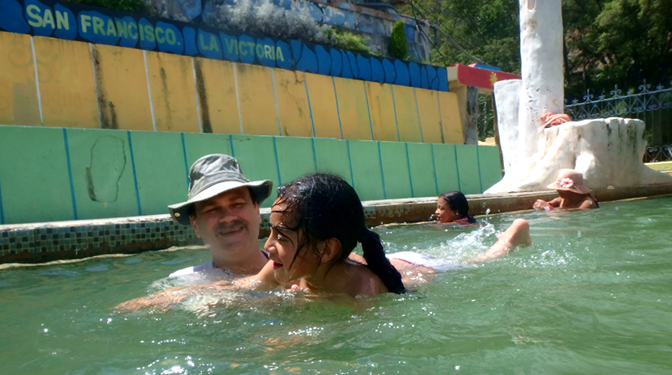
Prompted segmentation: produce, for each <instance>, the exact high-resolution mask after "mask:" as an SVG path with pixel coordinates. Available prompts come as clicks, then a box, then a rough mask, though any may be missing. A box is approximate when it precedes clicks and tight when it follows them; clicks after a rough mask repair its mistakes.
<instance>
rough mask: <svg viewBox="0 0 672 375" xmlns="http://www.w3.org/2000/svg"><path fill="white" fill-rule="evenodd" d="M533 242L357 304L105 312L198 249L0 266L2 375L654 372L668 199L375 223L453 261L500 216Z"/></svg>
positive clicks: (665, 326)
mask: <svg viewBox="0 0 672 375" xmlns="http://www.w3.org/2000/svg"><path fill="white" fill-rule="evenodd" d="M520 216H522V217H524V218H526V219H527V220H528V221H529V222H530V225H531V228H532V230H531V232H532V237H533V240H534V242H535V246H534V247H531V248H525V249H520V250H518V251H516V252H515V253H513V254H511V255H510V256H508V257H506V258H504V259H501V260H496V261H492V262H489V263H486V264H483V265H478V266H462V267H458V268H457V269H454V270H451V271H446V272H442V273H441V274H440V275H439V276H438V277H437V278H436V279H435V280H434V281H432V282H431V283H429V284H426V285H425V286H423V287H420V288H419V289H418V290H417V291H416V292H415V293H413V294H410V295H404V296H396V295H384V296H381V297H380V298H378V299H377V301H376V303H375V304H374V305H373V306H372V307H370V308H368V309H364V310H361V311H359V310H353V309H352V308H350V307H347V306H340V305H334V304H330V303H324V302H312V303H306V302H301V301H296V300H295V299H294V298H292V296H291V295H284V296H283V295H281V296H279V297H277V296H270V297H268V298H263V299H261V300H257V299H255V298H246V300H245V302H244V303H240V304H237V305H236V304H234V305H230V306H228V307H227V308H217V309H214V310H211V311H210V314H209V315H203V314H197V313H195V312H193V311H187V310H183V309H175V310H171V311H169V312H167V313H163V314H149V313H144V312H143V313H133V314H119V313H114V312H112V307H113V306H115V305H116V304H118V303H120V302H123V301H125V300H127V299H131V298H135V297H139V296H143V295H145V294H146V293H147V292H148V291H149V290H153V288H156V281H157V280H159V279H161V278H163V277H165V276H167V275H168V274H169V273H170V272H172V271H174V270H176V269H178V268H181V267H185V266H187V265H193V264H197V263H200V262H203V261H205V260H207V259H208V252H207V251H206V250H186V249H182V250H177V251H165V252H150V253H143V254H139V255H135V256H131V257H114V258H98V259H90V260H86V261H83V262H78V263H74V264H65V265H48V266H40V267H27V268H18V269H7V270H3V271H0V334H1V338H0V373H2V374H145V373H147V374H210V373H212V374H439V373H450V372H455V373H467V374H491V373H497V374H631V373H637V374H669V373H670V372H672V198H659V199H649V200H639V201H629V202H614V203H605V204H603V205H602V208H600V209H599V210H593V211H586V212H572V213H561V212H558V211H552V212H550V213H549V214H546V213H533V212H531V213H525V214H522V215H521V214H517V215H500V216H492V217H489V218H486V219H485V221H486V222H487V223H488V224H487V225H485V226H484V227H481V228H462V229H456V228H445V227H439V226H435V225H408V226H393V227H384V228H377V229H376V230H377V231H378V232H379V233H380V234H381V236H382V238H383V240H384V241H385V243H386V245H387V247H388V249H389V250H390V252H397V251H404V250H413V249H414V248H415V250H416V251H419V252H421V253H425V254H428V255H431V256H435V257H443V258H447V259H452V260H455V261H458V262H459V260H460V259H464V258H465V257H468V256H471V255H474V254H475V253H477V252H482V251H484V250H485V249H486V248H487V246H488V245H490V244H492V243H493V242H494V241H495V239H496V237H495V232H496V231H500V230H503V229H505V228H506V227H507V226H508V225H509V224H510V223H511V222H512V221H513V219H515V218H516V217H520Z"/></svg>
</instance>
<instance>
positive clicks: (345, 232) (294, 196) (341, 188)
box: [271, 173, 405, 293]
mask: <svg viewBox="0 0 672 375" xmlns="http://www.w3.org/2000/svg"><path fill="white" fill-rule="evenodd" d="M271 212H272V214H273V213H276V214H278V213H281V214H282V215H283V218H282V220H283V225H285V226H284V228H283V229H284V230H286V231H291V232H295V233H296V234H297V236H296V240H297V243H296V249H297V251H296V253H295V254H294V256H293V259H292V260H291V261H290V262H291V263H294V262H295V261H296V260H297V257H299V256H301V257H304V258H306V257H305V256H304V255H307V254H309V253H308V252H312V253H313V254H314V255H315V256H312V257H310V258H312V259H316V261H315V265H314V267H315V268H317V267H318V266H319V265H320V263H319V259H323V254H324V251H325V250H324V249H325V246H324V245H320V244H324V243H325V241H327V240H330V239H335V240H338V243H340V246H339V247H340V248H339V251H338V252H337V254H335V255H334V256H333V258H331V259H330V260H329V265H330V266H333V265H334V264H335V263H337V262H340V261H345V260H346V259H347V258H348V255H350V253H351V252H352V250H353V249H354V248H355V246H356V245H357V242H360V243H362V250H363V255H364V258H365V259H366V262H367V267H368V268H369V269H370V270H371V271H372V272H374V273H375V274H376V275H377V276H378V277H379V278H380V279H381V281H382V282H383V283H384V284H385V286H386V287H387V289H388V290H389V291H390V292H393V293H401V292H403V291H404V290H405V289H404V286H403V284H402V282H401V275H400V274H399V272H397V270H396V269H395V268H394V267H392V265H391V264H390V262H389V261H388V260H387V258H386V257H385V251H384V249H383V247H382V244H381V242H380V238H379V236H378V235H377V234H376V233H374V232H372V231H370V230H369V229H368V228H367V227H366V224H365V222H364V209H363V207H362V202H361V201H360V200H359V196H358V195H357V192H355V189H353V188H352V186H350V185H349V184H348V183H347V182H345V181H343V180H342V179H341V178H339V177H336V176H334V175H330V174H321V173H318V174H311V175H307V176H304V177H301V178H298V179H296V180H294V181H292V182H290V183H288V184H286V185H283V186H281V187H279V188H278V198H277V199H276V201H275V202H274V203H273V207H272V209H271ZM281 230H282V229H281ZM290 268H291V264H290Z"/></svg>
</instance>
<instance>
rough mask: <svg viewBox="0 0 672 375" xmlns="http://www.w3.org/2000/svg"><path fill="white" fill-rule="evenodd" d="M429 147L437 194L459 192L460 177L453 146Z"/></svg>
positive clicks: (435, 145) (436, 145) (434, 145)
mask: <svg viewBox="0 0 672 375" xmlns="http://www.w3.org/2000/svg"><path fill="white" fill-rule="evenodd" d="M431 146H432V154H433V157H434V170H435V171H436V183H437V187H438V189H439V194H443V193H445V192H447V191H453V190H460V175H459V174H458V173H457V153H456V151H455V145H438V144H432V145H431ZM439 194H437V195H439Z"/></svg>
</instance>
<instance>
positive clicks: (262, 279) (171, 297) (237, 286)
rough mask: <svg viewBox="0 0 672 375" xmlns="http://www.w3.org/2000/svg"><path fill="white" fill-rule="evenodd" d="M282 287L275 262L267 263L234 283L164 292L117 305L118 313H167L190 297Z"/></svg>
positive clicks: (174, 289)
mask: <svg viewBox="0 0 672 375" xmlns="http://www.w3.org/2000/svg"><path fill="white" fill-rule="evenodd" d="M278 286H280V284H278V282H277V281H276V280H275V277H274V274H273V262H272V261H269V262H267V263H266V265H265V266H264V268H262V269H261V271H259V273H258V274H256V275H253V276H248V277H242V278H239V279H236V280H234V281H226V280H222V281H218V282H215V283H212V284H208V285H198V286H188V287H179V288H171V289H166V290H162V291H160V292H157V293H154V294H151V295H149V296H147V297H141V298H136V299H133V300H130V301H126V302H123V303H120V304H119V305H117V306H116V307H115V308H114V309H115V310H117V311H135V310H140V309H142V308H146V307H149V308H151V310H161V311H165V310H168V309H169V308H171V307H174V306H176V305H178V304H179V303H180V302H182V300H184V299H185V298H187V297H189V296H193V295H197V294H202V293H205V292H207V291H212V290H241V289H242V290H273V289H275V288H277V287H278Z"/></svg>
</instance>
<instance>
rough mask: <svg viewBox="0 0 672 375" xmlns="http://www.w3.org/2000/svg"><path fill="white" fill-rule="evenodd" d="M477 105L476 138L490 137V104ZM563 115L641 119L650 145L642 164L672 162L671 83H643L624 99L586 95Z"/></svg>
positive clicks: (616, 95) (618, 94) (613, 94)
mask: <svg viewBox="0 0 672 375" xmlns="http://www.w3.org/2000/svg"><path fill="white" fill-rule="evenodd" d="M479 104H480V105H479V109H480V111H481V113H480V116H479V119H478V129H479V138H480V137H482V136H484V135H487V136H491V134H492V133H493V130H491V129H493V127H494V122H495V120H494V116H493V108H492V104H491V102H490V101H489V100H488V99H486V98H479ZM565 113H566V114H567V115H569V117H571V118H572V120H575V121H576V120H584V119H593V118H607V117H627V118H637V119H640V120H642V121H644V123H645V124H646V130H645V132H644V138H645V139H646V141H647V144H648V145H649V146H648V147H647V150H646V153H645V154H644V161H645V162H654V161H669V160H672V82H670V87H667V88H666V87H664V86H662V85H658V86H656V87H655V89H653V90H651V85H649V84H646V83H644V84H642V85H640V86H639V87H638V88H637V90H636V91H635V90H628V91H627V92H626V93H625V94H624V95H623V92H622V91H621V90H620V89H619V88H618V87H614V89H613V90H611V91H610V92H609V96H607V95H605V94H600V95H598V96H597V98H595V95H594V94H593V93H591V92H590V91H588V92H586V95H584V96H583V101H579V100H577V99H574V100H572V101H571V103H569V104H568V103H567V100H565Z"/></svg>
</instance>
